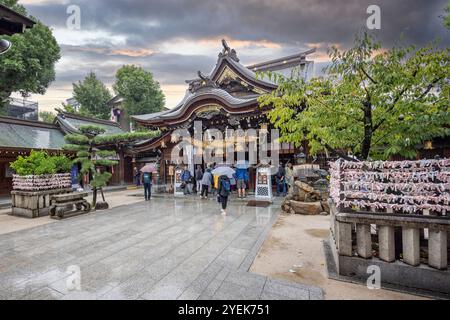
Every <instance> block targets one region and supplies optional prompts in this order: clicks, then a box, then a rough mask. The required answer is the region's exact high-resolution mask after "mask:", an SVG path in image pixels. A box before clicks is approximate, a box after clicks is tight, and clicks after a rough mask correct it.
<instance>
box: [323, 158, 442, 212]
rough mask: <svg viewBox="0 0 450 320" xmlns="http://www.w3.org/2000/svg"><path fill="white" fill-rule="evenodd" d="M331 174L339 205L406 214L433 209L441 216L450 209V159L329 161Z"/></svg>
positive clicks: (331, 189)
mask: <svg viewBox="0 0 450 320" xmlns="http://www.w3.org/2000/svg"><path fill="white" fill-rule="evenodd" d="M370 170H376V171H370ZM330 175H331V179H330V196H331V198H332V199H333V201H334V202H335V204H336V205H338V206H341V205H342V206H344V207H347V208H349V207H357V208H368V209H374V208H375V209H377V210H386V209H391V210H395V211H403V212H405V213H414V212H417V211H423V210H431V211H434V212H438V213H441V214H442V215H445V214H446V212H450V206H449V203H450V192H449V191H450V160H449V159H441V160H419V161H375V162H348V161H342V160H338V161H336V162H332V163H330ZM379 180H384V181H379ZM386 181H388V182H386ZM342 196H343V199H341V198H342Z"/></svg>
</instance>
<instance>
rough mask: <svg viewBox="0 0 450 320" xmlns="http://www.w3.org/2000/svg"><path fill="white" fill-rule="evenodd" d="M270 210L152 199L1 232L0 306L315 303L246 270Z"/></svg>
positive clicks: (305, 292)
mask: <svg viewBox="0 0 450 320" xmlns="http://www.w3.org/2000/svg"><path fill="white" fill-rule="evenodd" d="M278 208H279V204H274V205H273V206H269V207H266V208H258V207H247V206H246V203H245V202H243V201H231V203H230V205H229V208H228V215H227V216H222V215H221V214H220V209H219V204H218V203H216V202H215V201H213V200H199V199H198V198H195V199H194V198H189V199H183V198H154V199H152V200H151V201H148V202H138V203H135V204H128V205H124V206H120V207H116V208H113V209H109V210H105V211H97V212H95V213H91V214H87V215H83V216H77V217H73V218H68V219H66V220H61V221H58V222H56V223H51V224H47V225H42V226H37V227H35V228H32V229H28V230H22V231H17V232H12V233H8V234H3V235H0V299H227V300H228V299H322V298H323V294H322V290H321V289H320V288H317V287H311V286H307V285H301V284H298V283H291V282H285V281H280V280H275V279H271V278H268V277H266V276H262V275H257V274H254V273H250V272H248V270H249V268H250V266H251V264H252V262H253V260H254V258H255V257H256V255H257V253H258V251H259V249H260V247H261V245H262V244H263V242H264V240H265V238H266V236H267V234H268V231H269V230H270V228H271V226H272V224H273V223H274V221H275V220H276V218H277V215H278V211H279V210H278ZM78 270H79V273H78ZM78 275H79V277H78ZM78 280H79V281H78ZM77 284H79V285H80V286H79V287H78V286H77Z"/></svg>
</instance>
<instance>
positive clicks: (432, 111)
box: [259, 34, 450, 159]
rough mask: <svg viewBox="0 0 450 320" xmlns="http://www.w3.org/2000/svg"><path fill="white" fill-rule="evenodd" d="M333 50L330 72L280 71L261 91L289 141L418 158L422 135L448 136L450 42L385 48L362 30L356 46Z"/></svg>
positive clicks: (364, 155) (373, 154)
mask: <svg viewBox="0 0 450 320" xmlns="http://www.w3.org/2000/svg"><path fill="white" fill-rule="evenodd" d="M329 55H330V57H331V64H330V65H329V67H327V68H326V69H325V70H324V72H325V77H320V78H313V79H311V80H310V81H308V82H305V81H303V80H302V79H301V78H299V77H290V78H286V77H283V76H280V75H277V76H276V79H275V80H276V81H277V82H278V84H279V87H278V89H277V90H275V91H274V92H273V93H271V94H267V95H264V96H262V97H260V99H259V102H260V105H261V106H268V105H270V106H273V109H272V110H271V111H270V112H269V113H268V117H269V119H270V121H271V122H272V123H273V124H274V125H275V126H276V127H277V128H279V129H280V131H281V134H282V140H283V141H287V142H293V143H296V144H297V145H298V144H300V143H301V141H304V140H307V141H308V142H309V145H310V148H311V151H312V152H313V153H316V152H318V151H323V150H325V149H327V150H330V151H335V152H338V153H340V154H341V156H344V157H345V153H346V152H347V151H351V153H352V154H353V155H356V156H357V157H359V158H361V159H367V158H368V157H369V156H370V157H372V158H382V159H385V158H388V157H389V156H391V155H402V156H405V157H414V156H415V155H416V154H417V149H418V146H420V145H421V144H422V143H423V142H424V141H426V140H430V139H432V138H435V137H444V136H448V135H449V133H450V129H449V124H450V118H449V117H450V113H449V106H448V105H449V103H448V102H449V82H448V81H449V79H448V76H449V74H450V65H449V49H448V48H447V49H443V50H442V49H438V48H437V46H436V44H434V43H433V44H430V45H428V46H426V47H423V48H420V49H416V48H415V47H413V46H406V47H394V48H392V49H390V50H385V49H383V48H382V47H381V44H380V43H377V42H375V41H374V39H373V38H371V37H370V36H368V35H367V34H363V35H359V36H357V37H356V39H355V45H354V47H353V48H351V49H349V50H347V51H343V52H341V51H339V50H338V49H337V48H335V47H334V48H332V49H331V50H330V52H329ZM269 76H271V77H272V78H274V76H273V75H270V74H269Z"/></svg>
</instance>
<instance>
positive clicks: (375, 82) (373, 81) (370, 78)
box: [360, 67, 378, 84]
mask: <svg viewBox="0 0 450 320" xmlns="http://www.w3.org/2000/svg"><path fill="white" fill-rule="evenodd" d="M360 69H361V71H362V72H363V73H364V75H365V76H366V77H367V78H368V79H369V80H370V81H372V83H374V84H377V83H378V82H377V81H375V80H374V79H373V78H372V77H371V76H370V75H369V74H368V73H367V72H366V70H364V68H363V67H360Z"/></svg>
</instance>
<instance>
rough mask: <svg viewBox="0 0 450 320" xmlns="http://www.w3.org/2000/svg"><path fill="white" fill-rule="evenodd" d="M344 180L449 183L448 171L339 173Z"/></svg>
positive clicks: (352, 171) (351, 171) (354, 171)
mask: <svg viewBox="0 0 450 320" xmlns="http://www.w3.org/2000/svg"><path fill="white" fill-rule="evenodd" d="M340 175H341V177H342V178H343V179H344V180H347V181H349V180H352V181H357V180H359V181H362V182H366V181H379V182H387V181H389V182H404V183H408V182H409V183H411V182H413V183H416V182H435V183H450V170H448V171H423V172H414V171H413V172H408V171H406V172H397V171H390V172H376V171H357V170H349V171H346V170H344V171H340Z"/></svg>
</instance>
